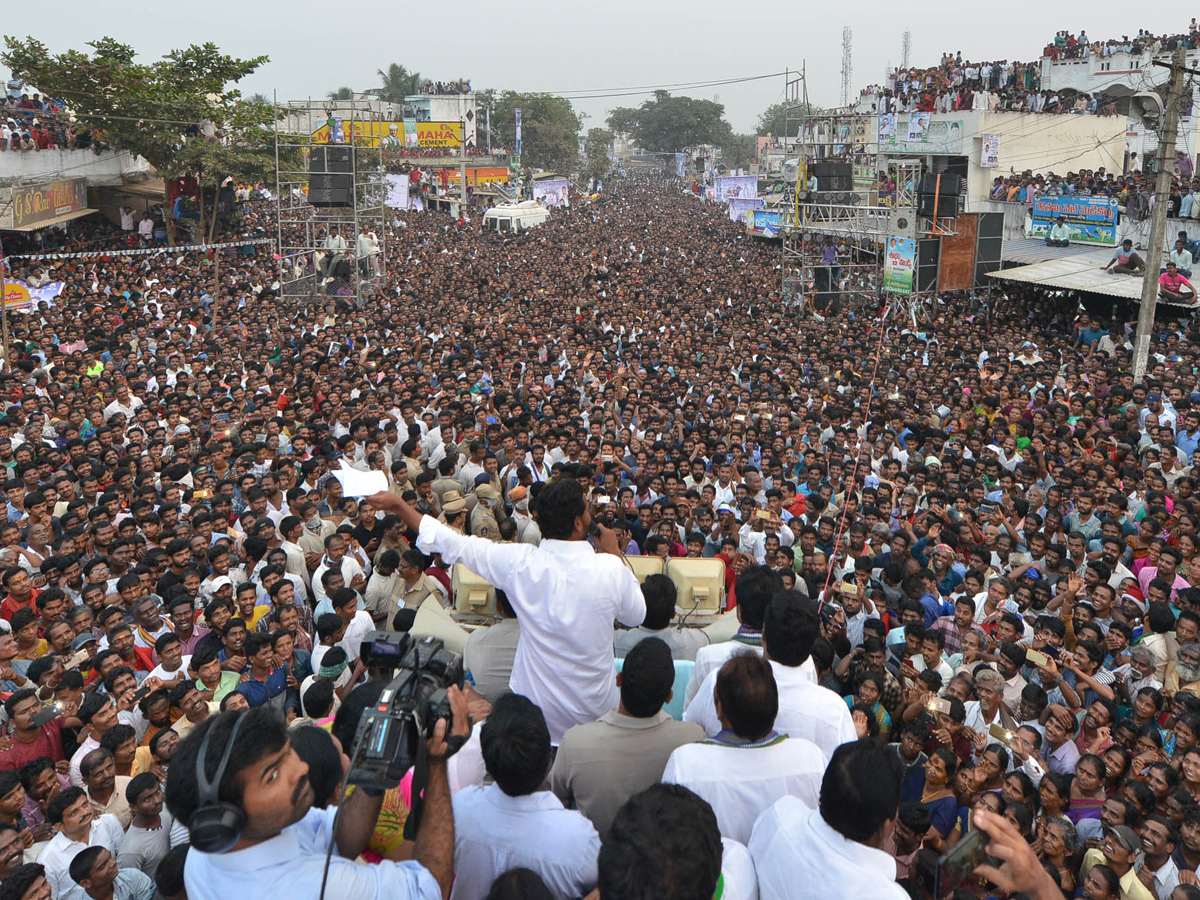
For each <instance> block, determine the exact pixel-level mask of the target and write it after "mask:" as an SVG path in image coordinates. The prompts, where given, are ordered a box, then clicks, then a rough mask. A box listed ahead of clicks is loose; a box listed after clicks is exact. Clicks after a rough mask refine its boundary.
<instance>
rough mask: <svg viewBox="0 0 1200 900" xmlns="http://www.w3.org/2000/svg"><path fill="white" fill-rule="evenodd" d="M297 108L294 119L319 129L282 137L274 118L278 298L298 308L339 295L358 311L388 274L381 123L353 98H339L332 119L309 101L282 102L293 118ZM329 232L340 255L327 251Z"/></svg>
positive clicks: (324, 107)
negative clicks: (336, 238)
mask: <svg viewBox="0 0 1200 900" xmlns="http://www.w3.org/2000/svg"><path fill="white" fill-rule="evenodd" d="M347 104H348V106H349V109H348V110H347V108H346V107H347ZM297 110H299V120H300V121H308V122H314V123H315V122H321V123H323V124H322V125H321V126H320V127H319V128H317V129H316V130H315V131H312V132H309V131H308V130H307V129H306V130H304V131H302V132H298V133H297V132H289V131H285V130H280V125H279V117H278V116H277V117H276V126H275V190H276V194H277V196H278V200H279V202H278V204H277V209H278V214H277V222H276V227H277V229H278V238H279V283H280V287H281V290H280V295H281V297H282V298H283V299H284V300H285V302H295V303H297V304H300V305H306V304H310V303H318V304H321V303H324V302H326V301H328V300H330V299H334V298H340V299H343V300H346V301H348V302H351V303H353V304H354V305H355V306H356V307H358V308H360V309H361V308H362V306H363V305H364V304H365V303H366V302H368V301H369V300H371V299H372V298H373V297H376V296H378V294H379V292H380V291H381V290H382V287H383V285H384V283H385V280H386V277H387V266H386V258H387V256H386V252H385V251H386V241H387V228H386V223H387V212H388V210H387V209H386V207H385V205H384V201H385V199H386V196H387V182H386V180H385V177H384V165H383V148H382V145H383V144H385V143H386V142H387V140H388V139H389V138H388V135H387V133H386V131H384V129H385V128H386V126H387V123H385V122H382V121H381V120H380V117H379V116H378V114H375V113H372V112H370V111H369V110H368V108H367V106H366V105H364V104H362V103H360V102H356V101H353V100H351V101H342V102H341V103H340V104H339V108H338V111H337V112H338V115H334V114H333V113H332V112H331V111H330V108H329V106H328V104H326V103H323V102H316V101H314V102H309V103H293V104H289V109H288V111H289V113H291V114H292V115H293V116H294V115H296V112H297ZM337 151H340V152H337ZM327 153H328V154H330V155H329V156H328V157H327V155H326V154H327ZM333 155H336V156H337V157H338V158H339V165H338V167H337V168H336V169H335V168H334V164H333V163H332V162H328V159H330V158H332V156H333ZM326 176H330V177H331V178H332V180H330V177H326ZM335 229H336V231H337V234H338V235H339V236H340V237H341V238H342V239H344V241H345V250H344V251H342V250H331V249H330V248H329V244H330V243H334V242H328V241H327V239H328V238H330V237H331V236H332V235H333V232H334V230H335Z"/></svg>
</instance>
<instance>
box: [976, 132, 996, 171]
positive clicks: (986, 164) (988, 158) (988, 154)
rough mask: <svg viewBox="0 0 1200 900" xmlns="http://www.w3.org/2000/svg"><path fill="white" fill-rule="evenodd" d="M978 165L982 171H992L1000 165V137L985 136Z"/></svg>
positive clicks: (993, 135)
mask: <svg viewBox="0 0 1200 900" xmlns="http://www.w3.org/2000/svg"><path fill="white" fill-rule="evenodd" d="M979 165H980V167H982V168H984V169H994V168H996V167H997V166H998V165H1000V135H998V134H985V135H984V136H983V150H982V151H981V152H980V154H979Z"/></svg>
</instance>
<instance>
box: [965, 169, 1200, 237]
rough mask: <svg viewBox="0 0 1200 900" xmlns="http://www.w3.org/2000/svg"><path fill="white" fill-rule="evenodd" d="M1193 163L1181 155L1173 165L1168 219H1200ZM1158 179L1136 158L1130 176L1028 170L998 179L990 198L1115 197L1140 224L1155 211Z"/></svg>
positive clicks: (1098, 171) (1199, 185) (1029, 200)
mask: <svg viewBox="0 0 1200 900" xmlns="http://www.w3.org/2000/svg"><path fill="white" fill-rule="evenodd" d="M1196 175H1197V173H1196V171H1195V168H1194V166H1193V163H1192V160H1191V159H1190V158H1188V157H1187V156H1180V157H1179V158H1178V159H1177V160H1176V162H1175V165H1174V168H1173V171H1172V178H1171V192H1170V195H1169V199H1168V203H1169V204H1170V205H1169V208H1168V212H1167V216H1168V218H1171V219H1200V178H1198V177H1196ZM1154 189H1155V178H1154V175H1153V174H1152V173H1146V172H1143V171H1141V170H1140V169H1138V168H1137V165H1136V159H1135V160H1134V161H1133V164H1132V165H1131V166H1130V172H1129V174H1124V175H1122V174H1119V173H1116V172H1110V171H1107V170H1106V169H1105V168H1103V167H1101V168H1099V169H1095V170H1092V169H1080V170H1079V171H1078V172H1067V173H1066V174H1065V175H1057V174H1055V173H1054V172H1048V173H1045V174H1041V173H1034V172H1033V171H1032V170H1026V171H1024V172H1022V173H1020V174H1017V173H1015V172H1014V173H1010V174H1009V175H1007V176H997V177H996V178H995V180H994V181H993V182H992V188H991V191H990V192H989V197H990V199H992V200H997V201H1003V202H1008V203H1032V202H1033V201H1034V200H1035V199H1036V198H1037V197H1046V196H1051V197H1057V196H1072V195H1080V196H1093V197H1113V198H1115V199H1116V200H1117V201H1118V203H1119V204H1120V206H1121V211H1122V214H1123V215H1126V216H1128V217H1130V218H1131V219H1134V220H1137V221H1140V220H1142V219H1145V218H1147V217H1148V216H1149V215H1150V213H1151V212H1152V211H1153V209H1154Z"/></svg>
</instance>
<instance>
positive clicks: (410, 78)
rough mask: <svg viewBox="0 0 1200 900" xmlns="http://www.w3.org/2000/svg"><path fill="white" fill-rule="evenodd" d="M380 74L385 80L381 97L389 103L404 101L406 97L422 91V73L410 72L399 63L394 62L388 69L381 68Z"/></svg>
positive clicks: (380, 93)
mask: <svg viewBox="0 0 1200 900" xmlns="http://www.w3.org/2000/svg"><path fill="white" fill-rule="evenodd" d="M378 75H379V79H380V81H382V82H383V84H382V86H381V87H380V88H379V99H380V100H386V101H388V102H389V103H403V102H404V98H405V97H408V96H410V95H412V94H419V93H421V73H420V72H410V71H408V69H407V68H405V67H404V66H402V65H399V64H397V63H392V64H391V65H390V66H388V67H387V68H386V69H379V70H378Z"/></svg>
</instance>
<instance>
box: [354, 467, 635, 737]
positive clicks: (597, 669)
mask: <svg viewBox="0 0 1200 900" xmlns="http://www.w3.org/2000/svg"><path fill="white" fill-rule="evenodd" d="M370 499H371V505H372V506H373V507H375V508H376V509H382V510H383V511H384V512H390V513H395V514H396V515H398V516H400V518H401V519H403V520H404V524H405V525H406V526H407V527H408V528H409V529H410V530H411V531H415V532H416V533H417V547H418V549H420V550H422V551H423V552H425V553H440V554H441V555H442V559H444V560H445V561H446V563H447V564H449V565H453V564H454V563H458V562H461V563H462V564H463V565H465V566H466V567H467V568H468V569H470V570H471V571H472V572H476V573H478V574H479V576H480V577H481V578H485V579H487V580H488V581H489V582H491V583H492V584H493V585H495V586H496V587H497V588H498V589H500V590H502V591H504V593H505V595H506V596H507V597H508V601H509V605H510V606H511V607H512V609H513V611H514V612H516V614H517V620H518V621H519V622H520V624H521V640H520V642H519V643H518V644H517V655H516V659H515V660H514V661H513V669H512V677H511V679H510V681H509V686H510V688H511V689H512V691H513V693H515V694H522V695H523V696H526V697H528V698H529V699H530V700H532V701H533V702H534V703H535V704H537V706H539V707H540V708H541V709H542V711H543V713H544V714H545V716H546V724H547V726H548V727H549V729H550V740H551V743H552V744H553V745H554V746H556V747H557V746H558V744H559V742H560V741H561V740H562V736H563V734H564V733H565V732H566V730H567V729H568V728H570V727H571V726H572V725H582V724H585V723H588V722H594V721H596V720H597V719H599V718H600V717H601V716H602V715H604V714H605V713H606V712H608V711H609V710H610V709H615V708H616V706H617V704H618V703H619V701H620V696H619V693H618V691H617V682H616V677H615V676H616V670H615V667H614V664H613V621H614V620H619V621H620V622H621V623H622V624H625V625H629V626H637V625H641V624H642V622H643V620H644V619H645V618H646V601H645V599H644V598H643V597H642V591H641V587H640V585H639V584H638V581H637V578H636V577H634V575H633V572H632V571H630V569H629V568H628V567H627V566H626V565H625V564H624V560H623V559H622V558H621V552H620V549H619V547H618V546H617V539H616V535H615V534H614V532H613V531H611V530H610V529H608V528H604V527H602V526H601V527H599V528H598V529H597V537H596V539H595V540H596V546H597V548H598V549H599V550H600V551H601V552H600V553H596V552H595V551H594V550H593V549H592V546H591V545H590V544H589V543H588V537H589V535H590V534H591V531H592V517H591V512H590V510H589V509H588V503H587V499H586V498H585V496H584V490H583V486H582V485H581V484H580V483H579V480H578V479H576V478H569V477H566V476H562V477H559V478H556V479H554V480H553V481H549V482H547V483H546V485H545V487H544V488H543V489H542V492H541V493H540V494H538V526H539V527H540V528H541V530H542V542H541V543H540V544H539V545H538V546H536V547H534V546H532V545H529V544H497V543H493V542H492V541H489V540H486V539H483V538H474V537H467V536H466V535H463V534H460V533H459V532H457V531H455V530H454V529H452V528H449V527H447V526H445V525H443V524H442V523H440V522H438V521H437V519H435V518H433V517H432V516H424V515H422V514H421V513H419V512H418V511H417V510H416V509H415V508H413V507H412V506H411V505H409V504H408V503H406V502H405V501H404V500H403V499H401V498H400V497H398V496H396V495H395V494H393V493H390V492H387V491H385V492H383V493H380V494H375V495H374V496H372V497H371V498H370ZM610 554H611V555H610Z"/></svg>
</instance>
